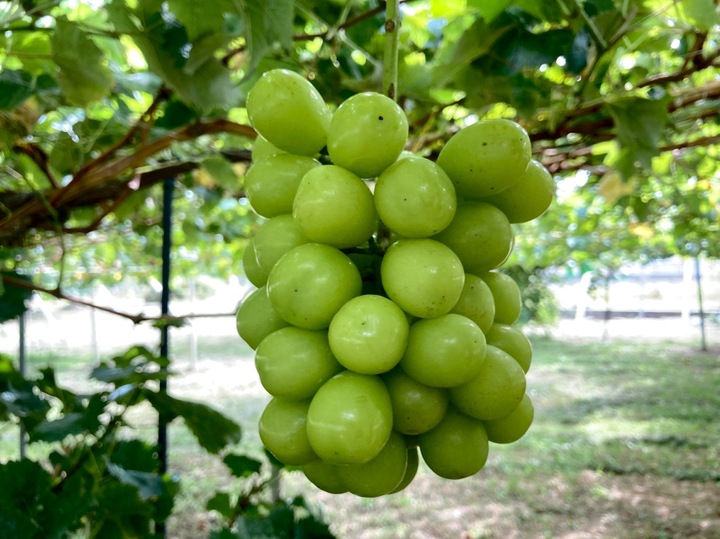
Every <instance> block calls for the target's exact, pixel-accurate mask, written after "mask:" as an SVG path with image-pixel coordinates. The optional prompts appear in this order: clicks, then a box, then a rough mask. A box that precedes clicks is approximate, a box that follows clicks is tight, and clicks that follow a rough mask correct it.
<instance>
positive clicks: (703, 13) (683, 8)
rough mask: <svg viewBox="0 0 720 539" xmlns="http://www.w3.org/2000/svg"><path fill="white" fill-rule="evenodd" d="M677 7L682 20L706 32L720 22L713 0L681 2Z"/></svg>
mask: <svg viewBox="0 0 720 539" xmlns="http://www.w3.org/2000/svg"><path fill="white" fill-rule="evenodd" d="M675 6H676V8H677V11H678V15H679V16H680V18H682V19H684V20H686V21H687V22H689V23H690V24H692V25H693V26H696V27H697V28H699V29H700V30H702V31H704V32H707V31H708V30H710V29H711V28H712V27H713V26H714V25H716V24H718V23H719V22H720V15H718V12H717V9H716V7H715V2H713V0H680V2H676V3H675Z"/></svg>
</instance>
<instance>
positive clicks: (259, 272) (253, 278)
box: [242, 238, 270, 288]
mask: <svg viewBox="0 0 720 539" xmlns="http://www.w3.org/2000/svg"><path fill="white" fill-rule="evenodd" d="M242 266H243V271H244V272H245V277H247V279H248V281H250V282H251V283H252V284H253V285H255V286H256V287H257V288H260V287H261V286H265V283H267V278H268V274H269V273H270V272H269V271H265V270H264V269H262V267H260V264H258V261H257V253H256V252H255V238H250V239H249V240H248V242H247V244H246V245H245V251H243V258H242Z"/></svg>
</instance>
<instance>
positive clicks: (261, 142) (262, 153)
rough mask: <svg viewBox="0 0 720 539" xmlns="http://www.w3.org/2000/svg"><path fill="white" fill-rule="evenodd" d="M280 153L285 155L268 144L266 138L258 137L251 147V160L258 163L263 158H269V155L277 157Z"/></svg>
mask: <svg viewBox="0 0 720 539" xmlns="http://www.w3.org/2000/svg"><path fill="white" fill-rule="evenodd" d="M280 153H286V152H284V151H282V150H281V149H280V148H278V147H276V146H274V145H272V144H270V143H269V142H268V141H267V139H266V138H264V137H262V136H261V135H258V136H257V138H256V139H255V142H254V143H253V146H252V160H253V162H255V161H260V159H263V158H264V157H270V156H271V155H277V154H280Z"/></svg>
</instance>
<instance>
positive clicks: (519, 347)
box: [485, 324, 532, 373]
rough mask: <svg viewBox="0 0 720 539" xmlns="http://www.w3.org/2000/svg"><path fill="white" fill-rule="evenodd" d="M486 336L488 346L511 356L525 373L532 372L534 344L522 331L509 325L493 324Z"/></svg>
mask: <svg viewBox="0 0 720 539" xmlns="http://www.w3.org/2000/svg"><path fill="white" fill-rule="evenodd" d="M485 336H486V337H487V343H488V344H492V345H493V346H496V347H497V348H500V350H504V351H505V352H507V353H508V354H510V355H511V356H512V357H513V359H514V360H515V361H517V362H518V364H519V365H520V366H521V367H522V370H523V371H525V373H527V372H528V371H529V370H530V363H531V362H532V344H530V340H529V339H528V338H527V337H526V336H525V334H524V333H523V332H522V331H520V330H519V329H518V328H516V327H513V326H509V325H507V324H493V325H492V326H491V327H490V330H489V331H488V332H487V333H485Z"/></svg>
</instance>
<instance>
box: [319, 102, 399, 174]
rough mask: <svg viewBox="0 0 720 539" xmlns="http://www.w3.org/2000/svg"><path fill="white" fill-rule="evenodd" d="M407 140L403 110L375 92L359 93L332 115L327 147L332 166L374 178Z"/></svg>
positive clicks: (393, 159)
mask: <svg viewBox="0 0 720 539" xmlns="http://www.w3.org/2000/svg"><path fill="white" fill-rule="evenodd" d="M407 137H408V122H407V117H406V116H405V113H404V112H403V110H402V109H401V108H400V107H399V106H398V104H397V103H395V102H394V101H393V100H392V99H390V98H389V97H387V96H384V95H382V94H379V93H375V92H365V93H361V94H356V95H354V96H352V97H350V98H348V99H346V100H345V101H344V102H343V103H341V104H340V106H339V107H338V108H337V110H336V111H335V114H333V117H332V121H331V122H330V127H329V129H328V136H327V148H328V153H329V154H330V158H331V159H332V161H333V163H335V164H336V165H338V166H341V167H343V168H345V169H347V170H349V171H351V172H352V173H353V174H357V175H358V176H360V177H361V178H373V177H375V176H377V175H378V174H380V173H381V172H382V171H383V170H385V169H386V168H387V167H389V166H390V165H391V164H392V163H393V162H395V160H396V159H397V158H398V156H399V155H400V152H402V150H403V148H404V147H405V143H406V142H407Z"/></svg>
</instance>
